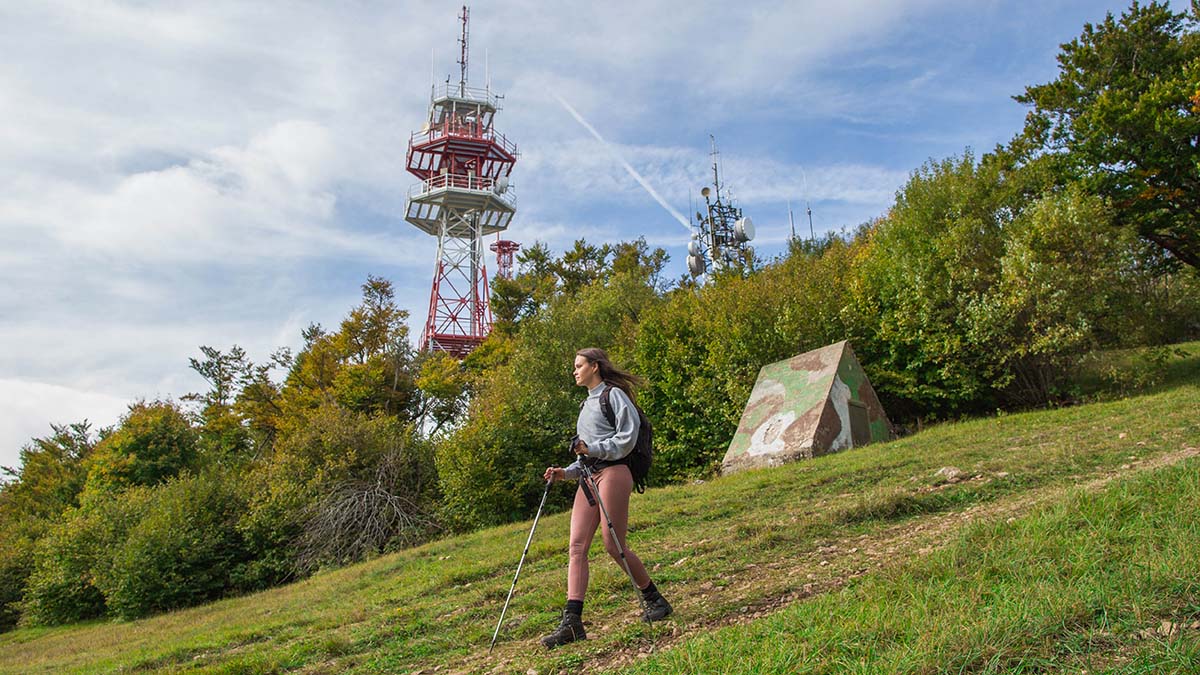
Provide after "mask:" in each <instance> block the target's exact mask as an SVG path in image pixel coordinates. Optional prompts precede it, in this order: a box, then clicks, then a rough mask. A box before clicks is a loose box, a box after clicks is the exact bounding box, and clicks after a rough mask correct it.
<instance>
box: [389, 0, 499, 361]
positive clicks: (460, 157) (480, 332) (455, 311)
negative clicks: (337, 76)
mask: <svg viewBox="0 0 1200 675" xmlns="http://www.w3.org/2000/svg"><path fill="white" fill-rule="evenodd" d="M459 20H460V21H461V22H462V37H461V38H459V43H460V45H461V54H462V56H461V57H460V60H459V61H458V64H459V67H460V77H459V81H458V82H457V83H453V84H452V83H451V82H450V78H446V82H445V84H435V85H434V86H433V90H432V92H431V95H430V103H429V118H428V120H427V121H426V123H425V125H424V127H422V129H421V130H420V131H418V132H415V133H413V134H412V137H411V139H410V140H409V143H408V160H407V168H408V172H409V173H411V174H413V175H414V176H416V177H417V178H418V179H420V181H421V182H420V183H419V184H417V185H415V186H413V187H412V189H410V190H409V193H408V204H407V207H406V214H405V220H407V221H408V222H409V223H412V224H413V225H414V226H416V227H417V228H418V229H420V230H421V231H423V232H425V233H427V234H430V235H432V236H434V237H437V242H438V245H437V260H436V262H435V265H434V272H433V289H432V291H431V292H430V296H429V318H428V319H427V320H426V321H425V327H424V330H423V331H422V332H421V341H420V345H419V347H420V349H421V350H422V351H424V350H433V351H444V352H448V353H450V354H452V355H453V356H456V357H463V356H466V355H467V354H468V353H470V352H471V350H472V349H474V348H475V347H477V346H479V344H480V343H482V342H483V340H484V338H486V337H487V335H488V333H489V332H490V331H491V328H492V314H491V308H490V306H489V302H488V281H487V269H486V266H485V264H484V248H483V237H484V236H485V235H490V234H497V233H499V232H503V231H504V230H506V229H507V228H508V225H509V223H510V222H511V221H512V217H513V214H514V213H515V212H516V201H515V197H514V194H513V189H512V186H511V185H510V184H509V178H510V176H511V174H512V169H513V164H514V163H515V162H516V158H517V148H516V146H515V145H514V144H513V143H512V142H511V141H509V140H508V139H507V138H505V137H504V135H503V134H500V133H497V132H496V131H495V129H494V128H493V126H492V121H493V118H494V116H495V114H496V111H498V110H500V105H499V103H500V100H501V98H502V97H501V96H499V95H497V94H495V93H493V92H492V90H491V83H490V82H488V81H487V79H486V78H485V85H484V87H483V88H482V89H480V88H476V87H470V86H468V85H467V71H468V69H467V56H468V52H469V49H468V39H469V32H468V28H469V20H470V10H469V9H468V8H467V6H466V5H464V6H463V8H462V14H461V15H459Z"/></svg>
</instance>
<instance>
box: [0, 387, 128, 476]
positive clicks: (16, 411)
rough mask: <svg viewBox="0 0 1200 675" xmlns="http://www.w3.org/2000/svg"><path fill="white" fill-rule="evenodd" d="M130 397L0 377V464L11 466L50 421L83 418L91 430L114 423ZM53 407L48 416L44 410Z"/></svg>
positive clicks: (70, 421)
mask: <svg viewBox="0 0 1200 675" xmlns="http://www.w3.org/2000/svg"><path fill="white" fill-rule="evenodd" d="M130 402H131V398H128V397H123V396H113V395H112V394H108V393H103V392H96V391H81V390H78V389H72V388H70V387H63V386H59V385H54V384H47V383H44V382H31V381H28V380H19V379H10V378H0V408H2V409H3V410H4V417H3V419H4V424H3V425H2V426H0V466H8V467H15V466H16V465H17V464H18V462H19V452H20V449H21V448H22V447H24V446H25V445H27V444H28V443H29V442H30V440H32V439H33V438H42V437H45V436H49V435H50V434H51V433H53V431H52V430H51V428H50V424H51V423H54V424H73V423H75V422H82V421H83V420H84V419H87V420H88V421H89V422H91V423H92V429H93V430H99V429H100V428H101V427H104V426H109V425H112V424H115V423H116V422H117V420H118V419H120V417H121V415H123V414H124V413H125V411H126V410H128V406H129V403H130ZM49 411H53V416H52V417H49V418H48V417H47V412H49Z"/></svg>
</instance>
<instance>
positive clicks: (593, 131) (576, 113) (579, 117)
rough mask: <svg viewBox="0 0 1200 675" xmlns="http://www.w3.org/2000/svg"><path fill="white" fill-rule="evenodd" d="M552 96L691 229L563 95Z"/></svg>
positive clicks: (659, 201)
mask: <svg viewBox="0 0 1200 675" xmlns="http://www.w3.org/2000/svg"><path fill="white" fill-rule="evenodd" d="M554 98H556V99H558V102H559V103H561V104H562V107H564V108H566V109H567V112H569V113H571V117H574V118H575V121H576V122H579V123H580V124H582V125H583V128H584V129H587V130H588V131H589V132H591V134H592V136H595V137H596V140H598V141H600V144H601V145H603V146H604V147H605V148H606V149H607V150H608V152H609V154H610V155H612V156H613V159H615V160H617V161H618V162H620V163H621V165H622V166H624V167H625V170H626V171H628V172H629V175H630V176H633V179H634V180H636V181H637V182H638V185H641V186H642V187H643V188H645V189H646V192H649V193H650V196H651V197H653V198H654V201H656V202H658V204H659V206H661V207H663V208H664V209H666V210H667V213H670V214H671V215H672V216H675V220H678V221H679V224H680V225H683V226H684V227H686V228H687V230H688V232H691V231H692V226H691V225H690V224H689V223H688V221H687V218H684V217H683V214H681V213H679V212H678V211H676V210H675V209H673V208H671V205H670V204H668V203H667V202H666V200H664V199H663V198H662V196H660V195H659V194H658V192H657V191H656V190H655V189H654V188H652V187H650V184H649V183H647V182H646V179H645V178H642V174H640V173H638V172H637V169H635V168H633V166H632V165H631V164H630V163H629V162H626V161H625V158H624V157H622V156H621V155H620V153H618V152H617V149H616V148H614V147H613V146H612V144H610V143H609V142H608V141H606V140H604V137H603V136H601V135H600V132H599V131H596V128H595V127H593V126H592V125H590V124H588V122H587V120H585V119H583V115H580V114H579V111H577V110H575V109H574V108H572V107H571V104H570V103H567V102H566V101H565V100H563V97H561V96H559V95H558V94H555V95H554Z"/></svg>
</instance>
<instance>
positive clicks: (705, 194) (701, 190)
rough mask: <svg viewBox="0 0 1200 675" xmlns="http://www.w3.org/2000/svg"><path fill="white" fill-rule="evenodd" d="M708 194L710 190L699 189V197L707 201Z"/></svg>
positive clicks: (710, 192)
mask: <svg viewBox="0 0 1200 675" xmlns="http://www.w3.org/2000/svg"><path fill="white" fill-rule="evenodd" d="M710 194H712V190H710V189H708V188H706V187H703V188H700V196H701V197H704V198H705V199H707V198H708V196H709V195H710Z"/></svg>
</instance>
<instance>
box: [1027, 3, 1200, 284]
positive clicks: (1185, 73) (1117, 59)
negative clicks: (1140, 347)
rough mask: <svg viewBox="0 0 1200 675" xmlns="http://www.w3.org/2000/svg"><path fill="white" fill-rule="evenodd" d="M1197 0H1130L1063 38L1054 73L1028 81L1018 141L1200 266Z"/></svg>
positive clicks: (1120, 217) (1122, 218) (1121, 217)
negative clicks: (1177, 3) (1181, 0)
mask: <svg viewBox="0 0 1200 675" xmlns="http://www.w3.org/2000/svg"><path fill="white" fill-rule="evenodd" d="M1197 21H1200V2H1197V1H1196V0H1193V2H1192V12H1191V16H1190V17H1189V15H1188V14H1185V13H1178V14H1177V13H1173V12H1171V10H1170V8H1169V6H1168V5H1167V3H1165V2H1163V3H1159V2H1151V3H1150V4H1148V5H1145V6H1142V5H1141V4H1139V3H1138V2H1136V1H1135V2H1134V3H1133V4H1132V5H1131V6H1130V8H1129V10H1128V11H1126V12H1125V13H1124V14H1122V15H1121V18H1120V20H1117V19H1114V17H1113V15H1112V14H1111V13H1110V14H1108V15H1107V17H1106V18H1105V20H1104V21H1103V22H1102V23H1100V24H1099V25H1092V24H1090V23H1089V24H1086V25H1085V26H1084V30H1083V34H1082V35H1080V37H1078V38H1076V39H1075V40H1072V41H1071V42H1069V43H1066V44H1064V45H1062V52H1061V53H1060V54H1059V56H1058V63H1059V75H1058V78H1057V79H1056V80H1054V81H1053V82H1049V83H1046V84H1042V85H1037V86H1032V87H1027V88H1026V90H1025V93H1024V94H1022V95H1020V96H1017V97H1015V98H1016V100H1017V101H1019V102H1021V103H1024V104H1026V105H1030V106H1032V107H1033V110H1031V111H1030V112H1029V114H1028V116H1027V118H1026V124H1025V130H1024V132H1023V134H1022V136H1020V137H1018V138H1017V139H1016V140H1015V141H1014V146H1015V147H1017V148H1018V149H1019V150H1021V151H1024V152H1025V153H1027V154H1028V155H1029V157H1030V158H1033V157H1036V156H1037V155H1039V154H1040V153H1050V154H1053V155H1056V157H1057V159H1058V160H1060V161H1059V162H1058V163H1057V164H1058V166H1059V169H1060V170H1061V171H1062V173H1063V178H1064V179H1065V180H1066V181H1067V182H1070V181H1075V180H1078V181H1082V182H1084V183H1085V184H1086V185H1087V186H1088V187H1089V189H1091V190H1093V191H1095V192H1096V193H1097V194H1099V195H1101V196H1104V197H1107V198H1108V199H1110V201H1111V203H1112V207H1113V208H1114V210H1115V216H1116V219H1117V222H1118V223H1120V224H1122V225H1125V226H1128V227H1131V228H1133V229H1135V231H1136V232H1137V233H1138V234H1140V235H1141V236H1142V237H1144V238H1145V239H1147V240H1149V241H1151V242H1153V243H1154V244H1156V245H1158V246H1160V247H1161V248H1162V249H1164V250H1166V251H1169V252H1170V254H1171V255H1172V256H1174V258H1175V259H1177V260H1178V261H1180V262H1183V263H1186V264H1188V265H1191V266H1192V267H1198V268H1200V225H1198V222H1200V34H1197V33H1196V31H1195V26H1196V22H1197Z"/></svg>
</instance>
